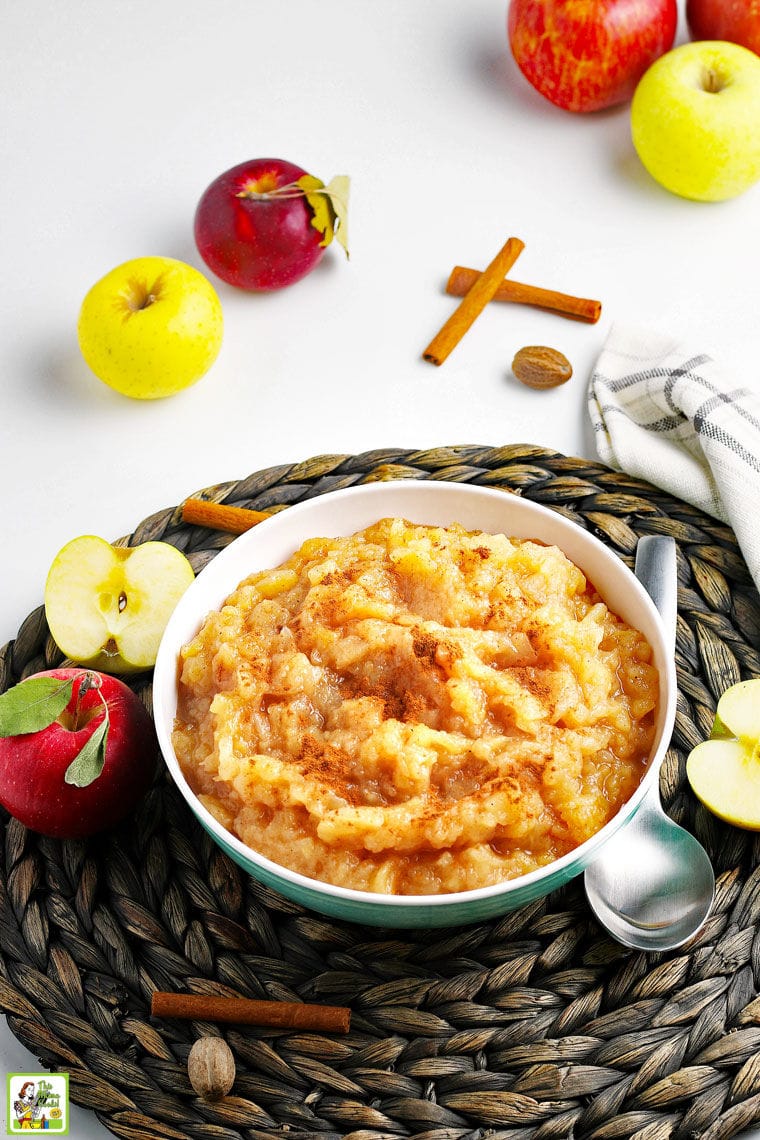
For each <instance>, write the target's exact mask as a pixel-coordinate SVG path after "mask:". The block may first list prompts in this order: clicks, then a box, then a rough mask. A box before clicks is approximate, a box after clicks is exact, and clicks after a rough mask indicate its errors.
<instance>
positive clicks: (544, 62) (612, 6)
mask: <svg viewBox="0 0 760 1140" xmlns="http://www.w3.org/2000/svg"><path fill="white" fill-rule="evenodd" d="M677 22H678V6H677V3H676V0H511V3H510V5H509V12H508V16H507V29H508V34H509V43H510V47H511V48H512V54H513V55H514V57H515V60H516V61H517V65H518V67H519V68H520V70H521V71H522V73H523V75H524V76H525V78H526V79H527V80H528V82H529V83H531V84H532V85H533V87H535V88H536V90H537V91H539V92H540V94H541V95H543V96H544V97H545V98H546V99H548V100H549V101H550V102H551V103H554V104H555V105H556V106H557V107H562V108H563V109H564V110H567V111H581V112H586V111H599V110H602V109H603V108H605V107H614V106H615V105H616V104H619V103H625V102H627V101H628V100H629V99H630V98H631V97H632V96H633V92H634V90H635V88H636V84H637V83H638V81H639V79H640V78H641V76H642V75H643V74H644V72H645V71H646V70H647V68H648V67H649V65H650V64H651V63H653V62H654V61H655V60H656V59H657V58H658V57H659V56H661V55H662V54H663V52H666V51H668V50H669V49H670V47H671V46H672V44H673V40H674V39H675V34H676V24H677Z"/></svg>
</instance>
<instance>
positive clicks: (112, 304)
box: [77, 257, 224, 400]
mask: <svg viewBox="0 0 760 1140" xmlns="http://www.w3.org/2000/svg"><path fill="white" fill-rule="evenodd" d="M223 324H224V322H223V318H222V306H221V302H220V301H219V297H218V296H217V293H216V290H215V289H214V287H213V285H212V284H211V282H210V281H209V280H208V279H207V278H206V277H204V276H203V274H202V273H199V271H198V270H197V269H194V268H193V266H192V265H186V264H185V262H183V261H177V260H175V259H174V258H171V257H137V258H134V259H133V260H132V261H125V262H124V263H123V264H122V265H117V266H116V268H115V269H112V270H111V271H110V273H107V274H106V275H105V277H101V279H100V280H99V281H97V282H96V283H95V284H94V285H93V286H92V288H91V289H90V291H89V292H88V293H87V296H86V297H85V299H84V301H83V302H82V307H81V309H80V312H79V323H78V326H77V333H78V337H79V347H80V349H81V350H82V355H83V356H84V358H85V360H86V361H87V364H88V365H89V366H90V368H91V369H92V371H93V372H94V373H95V375H96V376H97V377H98V378H99V379H100V380H102V381H103V383H104V384H108V385H109V386H110V387H111V388H115V389H116V391H117V392H121V393H122V394H123V395H125V396H132V397H134V398H135V399H139V400H155V399H158V398H160V397H162V396H171V395H173V394H174V393H175V392H180V391H181V390H182V389H183V388H188V387H189V386H190V385H191V384H194V383H195V382H196V380H200V378H201V376H203V375H205V373H206V372H208V370H209V368H210V367H211V365H212V364H213V363H214V361H215V360H216V357H217V355H218V353H219V349H220V348H221V344H222V334H223Z"/></svg>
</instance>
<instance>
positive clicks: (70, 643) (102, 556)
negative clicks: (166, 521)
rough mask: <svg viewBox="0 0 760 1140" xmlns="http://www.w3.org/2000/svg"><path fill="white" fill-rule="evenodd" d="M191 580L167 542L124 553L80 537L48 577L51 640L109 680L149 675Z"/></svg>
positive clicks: (125, 549)
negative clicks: (113, 675) (143, 672)
mask: <svg viewBox="0 0 760 1140" xmlns="http://www.w3.org/2000/svg"><path fill="white" fill-rule="evenodd" d="M193 578H194V573H193V568H192V566H191V565H190V563H189V562H188V560H187V558H186V557H185V555H184V554H182V552H181V551H179V550H177V549H176V547H174V546H171V545H170V543H168V542H145V543H142V545H140V546H135V547H120V546H112V545H111V543H109V542H106V541H105V539H102V538H98V537H97V536H96V535H82V536H81V537H79V538H75V539H72V541H71V542H69V543H67V544H66V546H64V547H63V549H62V550H60V551H59V553H58V554H57V555H56V557H55V558H54V560H53V563H52V565H51V567H50V570H49V572H48V577H47V582H46V583H45V616H46V617H47V622H48V626H49V628H50V633H51V635H52V637H53V640H54V641H55V643H56V645H57V646H58V648H59V649H60V650H61V652H62V653H65V654H66V656H67V657H68V658H70V660H72V661H75V662H77V663H78V664H80V665H86V666H88V667H89V668H92V669H101V670H103V671H104V672H107V673H134V672H139V671H141V670H143V669H150V668H151V667H152V666H153V665H154V664H155V661H156V654H157V652H158V646H159V642H160V641H161V637H162V635H163V632H164V629H165V628H166V623H167V622H168V620H169V617H170V616H171V614H172V611H173V610H174V607H175V606H176V604H177V602H178V601H179V599H180V598H181V597H182V595H183V594H184V592H185V590H186V589H187V587H188V586H189V585H190V583H191V582H192V581H193Z"/></svg>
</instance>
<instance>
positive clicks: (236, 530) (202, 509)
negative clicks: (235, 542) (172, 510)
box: [182, 499, 271, 534]
mask: <svg viewBox="0 0 760 1140" xmlns="http://www.w3.org/2000/svg"><path fill="white" fill-rule="evenodd" d="M270 514H271V512H270V511H254V510H249V509H248V508H247V507H232V506H229V505H228V504H227V503H215V502H213V501H212V500H210V499H185V501H184V503H183V504H182V521H183V522H186V523H190V524H191V525H193V526H207V527H210V528H211V530H226V531H227V532H228V533H229V534H244V533H245V531H247V530H250V529H251V527H253V526H256V523H260V522H263V520H264V519H268V518H269V517H270Z"/></svg>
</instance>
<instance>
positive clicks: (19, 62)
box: [0, 0, 760, 1140]
mask: <svg viewBox="0 0 760 1140" xmlns="http://www.w3.org/2000/svg"><path fill="white" fill-rule="evenodd" d="M505 11H506V3H505V0H385V2H384V3H382V4H369V3H357V2H356V0H321V2H320V3H319V4H316V3H314V2H313V0H289V2H288V3H287V4H284V3H279V4H278V3H272V2H271V0H268V2H266V3H264V2H262V0H246V2H245V3H243V2H242V0H225V2H224V3H221V4H210V3H208V2H202V0H159V2H156V0H121V2H120V3H118V4H102V3H100V2H96V0H71V2H69V3H67V4H65V5H63V4H60V5H55V4H48V3H43V2H42V0H27V2H26V3H25V4H19V5H10V4H6V5H3V10H2V14H1V15H0V43H1V44H2V49H0V50H1V51H2V68H1V69H0V93H1V94H2V98H1V99H0V121H1V126H2V129H1V130H0V153H1V155H2V170H3V177H2V179H0V227H1V229H2V250H3V294H4V295H3V303H2V305H1V306H0V354H1V364H0V464H1V468H0V475H1V476H2V478H1V481H0V488H1V491H0V493H1V494H2V496H3V505H4V511H3V516H4V517H3V556H2V590H0V644H4V643H5V642H6V641H8V640H9V639H11V638H13V637H14V636H15V634H16V632H17V630H18V627H19V624H20V622H21V621H22V619H23V618H24V617H25V616H26V615H27V614H28V613H29V612H30V611H31V610H32V609H34V608H35V607H36V606H37V605H38V604H39V603H40V601H41V599H42V592H43V587H44V581H45V576H46V573H47V569H48V567H49V564H50V562H51V560H52V558H53V557H54V555H55V554H56V552H57V551H58V549H59V548H60V547H61V546H62V545H63V544H64V543H65V542H66V541H67V540H68V539H70V538H72V537H74V536H75V535H78V534H84V533H94V534H100V535H102V536H103V537H105V538H109V539H114V538H117V537H119V536H120V535H123V534H126V533H128V532H130V531H131V530H132V529H133V528H134V527H135V526H136V524H137V523H138V522H139V521H141V520H142V519H143V518H145V517H147V516H148V515H150V514H151V513H152V512H154V511H156V510H159V509H161V508H163V507H166V506H171V505H174V504H176V503H178V502H179V501H181V500H182V499H183V498H185V497H186V496H187V495H189V494H191V493H192V492H194V491H195V490H198V489H200V488H203V487H206V486H209V485H211V484H215V483H218V482H222V481H226V480H234V479H239V478H242V477H244V476H245V475H247V474H249V473H250V472H252V471H254V470H258V469H259V468H262V467H266V466H269V465H274V464H281V463H289V462H295V461H298V460H301V459H305V458H308V457H310V456H313V455H316V454H320V453H328V452H329V453H336V452H337V453H356V452H361V451H364V450H368V449H372V448H381V447H409V448H427V447H436V446H440V445H447V444H458V443H462V444H464V443H469V444H487V445H499V444H506V443H534V444H538V445H541V446H545V447H551V448H556V449H558V450H559V451H562V452H564V453H566V454H571V455H581V456H586V457H588V458H591V459H593V458H596V456H595V452H594V448H593V440H592V438H591V433H590V431H589V428H588V424H587V416H586V410H585V386H586V381H587V378H588V375H589V370H590V368H591V366H592V364H593V362H594V360H595V359H596V356H597V354H598V353H599V350H600V348H601V346H602V344H603V341H604V338H605V336H606V335H607V333H608V331H609V329H610V327H611V325H612V323H613V322H615V321H635V322H637V323H640V324H643V325H645V326H649V327H656V328H664V329H668V330H675V331H677V332H678V333H679V335H682V336H683V338H684V339H685V340H687V341H689V342H690V343H693V344H694V346H695V348H696V350H699V351H703V350H706V351H710V352H712V353H714V354H716V355H718V356H719V357H720V358H721V359H723V360H724V361H725V363H726V365H727V366H728V367H731V368H735V369H737V370H738V371H740V372H741V373H742V378H743V380H744V381H745V382H750V383H752V382H754V383H760V374H759V373H758V370H757V367H756V363H755V364H754V365H752V367H751V368H750V369H749V370H748V367H749V366H750V365H751V363H752V362H757V361H758V360H759V359H760V322H758V319H757V313H758V299H759V297H758V286H757V266H758V264H760V222H759V221H758V218H759V217H760V185H758V186H756V187H755V188H754V189H753V190H750V191H749V192H747V193H746V194H745V195H744V196H743V197H741V198H739V199H736V200H734V201H732V202H728V203H724V204H720V205H704V204H696V203H692V202H687V201H684V200H682V199H679V198H676V197H673V196H670V195H669V194H667V193H666V192H665V191H664V190H662V189H660V188H659V187H658V186H657V185H656V184H655V183H653V182H652V181H651V179H650V178H649V177H648V175H647V174H646V173H645V172H644V170H643V168H642V167H641V166H640V164H639V162H638V160H637V158H636V156H635V154H634V152H633V149H632V146H631V143H630V136H629V126H628V111H627V109H626V108H621V109H617V110H614V111H611V112H606V113H602V114H598V115H594V116H572V115H569V114H567V113H565V112H561V111H559V110H557V109H555V108H553V107H551V106H550V105H549V104H548V103H546V102H545V101H543V100H542V99H541V98H540V97H539V96H538V95H536V94H535V93H534V92H533V91H532V89H531V88H529V87H528V85H527V84H526V82H525V81H524V80H523V79H522V77H521V76H520V74H519V72H518V71H517V68H516V66H515V64H514V63H513V61H512V59H511V56H510V54H509V50H508V46H507V42H506V36H505ZM685 37H686V33H685V27H684V20H683V15H682V17H681V27H680V29H679V37H678V38H679V40H683V39H684V38H685ZM266 155H275V156H278V157H283V158H287V159H290V160H292V161H294V162H297V163H299V164H300V165H301V166H303V167H305V168H306V169H307V170H309V171H310V172H312V173H314V174H316V175H318V176H319V177H321V178H323V179H324V180H325V181H327V180H329V178H331V177H332V176H333V175H335V174H348V175H350V176H351V179H352V200H351V217H350V227H349V230H350V242H351V260H350V261H349V262H348V263H347V262H346V261H345V259H344V258H343V255H342V253H341V251H340V250H339V249H337V248H335V249H332V250H331V251H329V252H328V254H327V256H326V258H325V261H324V262H323V265H322V266H321V267H320V268H319V269H318V270H317V271H316V272H314V273H313V274H312V275H311V276H310V277H308V278H307V279H305V280H304V281H303V282H301V283H300V284H298V285H296V286H294V287H292V288H291V289H290V290H285V291H282V292H280V293H277V294H272V295H268V296H253V295H249V294H245V293H242V292H239V291H236V290H234V289H232V288H230V287H227V286H225V285H223V284H222V283H218V289H219V294H220V296H221V299H222V304H223V306H224V314H225V339H224V344H223V347H222V351H221V354H220V356H219V358H218V361H217V362H216V364H215V365H214V367H213V368H212V370H211V371H210V372H209V373H208V374H207V376H206V377H205V378H204V379H203V380H201V381H200V382H199V383H198V384H197V385H196V386H195V387H193V388H191V389H189V390H188V391H187V392H185V393H183V394H181V395H179V396H176V397H174V398H171V399H167V400H164V401H158V402H145V403H143V402H138V401H131V400H128V399H126V398H124V397H121V396H119V395H117V394H116V393H114V392H112V391H111V390H110V389H108V388H106V387H105V386H104V385H102V384H101V383H100V382H99V381H98V380H96V379H95V378H94V377H93V376H92V374H91V373H89V371H88V369H87V367H86V366H85V364H84V362H83V360H82V358H81V356H80V354H79V351H78V348H77V341H76V321H77V313H78V309H79V305H80V303H81V300H82V297H83V296H84V294H85V292H86V291H87V289H88V288H89V287H90V285H92V284H93V283H94V281H95V280H97V279H98V278H99V277H100V276H101V275H102V274H103V273H105V272H106V271H108V270H109V269H111V268H112V267H113V266H115V265H117V264H118V263H120V262H122V261H125V260H127V259H128V258H131V257H137V256H141V255H144V254H164V255H169V256H173V257H178V258H181V259H183V260H186V261H188V262H190V263H191V264H193V265H196V266H198V267H199V268H201V267H202V263H201V261H200V259H199V256H198V254H197V252H196V250H195V247H194V243H193V237H192V218H193V212H194V209H195V205H196V202H197V200H198V198H199V197H200V194H201V193H202V191H203V190H204V189H205V187H206V185H207V184H208V182H210V181H211V179H212V178H214V177H215V176H216V175H217V174H218V173H220V172H221V171H222V170H224V169H226V168H227V167H229V166H232V165H234V164H235V163H237V162H240V161H243V160H245V159H248V158H253V157H260V156H266ZM512 234H514V235H517V236H519V237H521V238H522V239H523V240H524V241H525V243H526V249H525V252H524V253H523V254H522V257H521V258H520V261H519V262H518V265H517V266H516V267H515V270H514V274H513V275H514V276H515V277H516V278H517V279H519V280H525V281H530V282H533V283H535V284H543V285H546V286H550V287H554V288H556V289H560V290H564V291H566V292H573V293H582V294H584V295H586V296H590V297H596V298H599V299H601V300H602V302H603V305H604V309H603V314H602V319H601V321H600V322H599V324H598V325H596V326H588V325H583V324H578V323H574V322H569V321H563V320H562V319H560V318H557V317H553V316H549V315H547V314H544V313H540V312H536V311H531V310H528V309H524V308H517V307H512V306H504V305H492V306H491V307H490V308H489V310H488V311H487V312H485V313H484V314H483V315H482V316H481V317H480V319H479V320H478V322H477V323H476V325H475V327H474V328H473V329H472V330H471V331H470V333H469V334H468V335H467V337H466V338H465V340H464V341H463V342H462V343H461V344H460V346H459V347H458V348H457V349H456V350H455V352H454V353H453V354H452V356H451V357H450V358H449V360H448V361H447V363H446V364H444V365H443V367H441V368H438V369H437V368H435V367H433V366H432V365H430V364H427V363H425V362H423V361H422V359H421V352H422V350H423V348H424V347H425V346H426V345H427V343H428V341H429V340H430V338H431V337H432V335H433V333H434V332H435V331H436V330H437V328H438V327H439V326H440V324H441V323H442V322H443V320H444V319H445V318H446V317H447V316H448V314H449V313H450V312H451V310H452V308H453V306H454V302H453V301H452V299H451V298H448V297H446V296H445V294H444V292H443V286H444V283H445V280H446V277H447V276H448V272H449V270H450V269H451V267H452V266H453V265H454V264H456V263H459V264H465V265H467V264H469V265H474V266H479V267H484V266H485V265H486V264H487V263H488V261H490V260H491V258H492V257H493V255H494V254H495V252H496V251H497V250H498V249H499V248H500V246H501V245H502V244H503V242H504V240H505V239H506V238H507V237H508V236H510V235H512ZM534 343H539V344H550V345H553V346H555V347H557V348H560V349H562V350H563V351H564V352H565V353H566V355H567V356H568V357H569V358H570V359H571V361H572V363H573V365H574V369H575V375H574V378H573V379H572V380H571V381H570V383H568V384H567V385H565V386H564V387H562V388H559V389H557V390H554V391H552V392H548V393H539V392H534V391H531V390H528V389H526V388H523V387H521V386H520V385H519V384H517V382H516V381H515V380H514V379H513V378H512V377H511V375H510V368H509V365H510V362H511V359H512V356H513V354H514V352H515V351H516V350H517V349H518V348H519V347H521V346H522V345H525V344H534ZM0 1067H4V1068H5V1070H6V1071H13V1070H26V1069H27V1068H30V1069H31V1070H35V1069H36V1068H37V1067H38V1064H37V1062H36V1061H35V1060H34V1058H32V1057H31V1055H30V1054H28V1053H27V1052H26V1050H24V1049H23V1048H22V1047H21V1046H20V1045H19V1044H18V1042H17V1041H16V1040H15V1039H14V1038H13V1037H12V1036H11V1034H10V1033H9V1032H8V1030H7V1027H6V1026H5V1023H4V1022H3V1024H2V1028H1V1029H0ZM107 1134H108V1133H107V1132H106V1130H105V1129H104V1128H103V1127H102V1126H101V1125H100V1124H99V1123H98V1122H97V1121H96V1119H95V1117H94V1116H93V1115H92V1114H91V1113H89V1112H85V1111H82V1110H75V1111H74V1119H73V1122H72V1128H71V1135H72V1136H75V1137H77V1138H78V1140H96V1138H98V1137H104V1136H106V1135H107ZM758 1135H760V1134H758Z"/></svg>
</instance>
